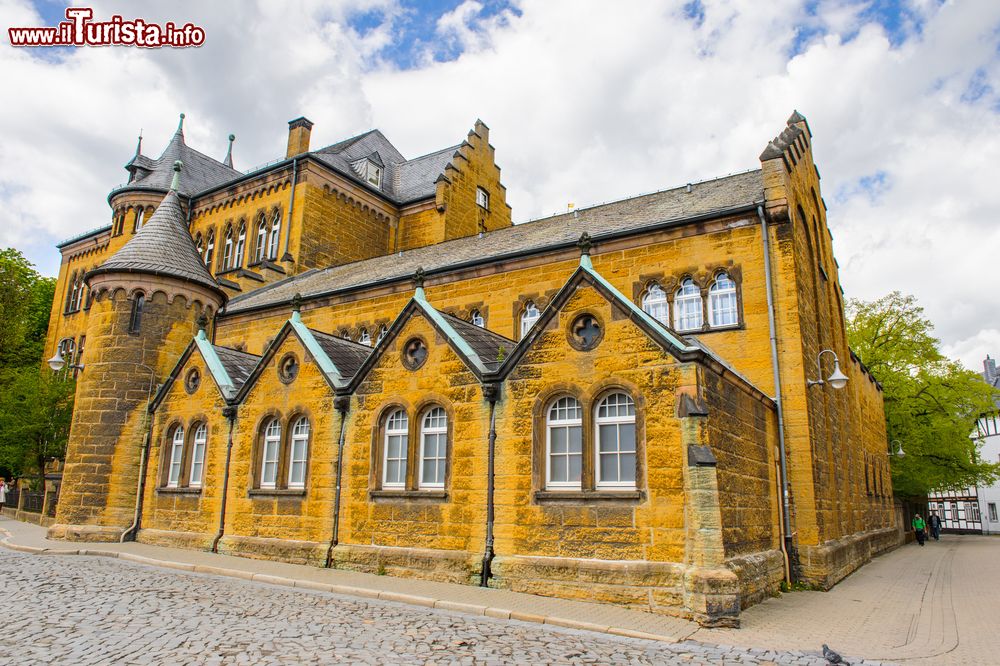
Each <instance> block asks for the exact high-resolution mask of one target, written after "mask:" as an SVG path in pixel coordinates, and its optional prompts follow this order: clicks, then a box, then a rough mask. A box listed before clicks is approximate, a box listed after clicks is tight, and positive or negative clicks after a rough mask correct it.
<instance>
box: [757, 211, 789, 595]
mask: <svg viewBox="0 0 1000 666" xmlns="http://www.w3.org/2000/svg"><path fill="white" fill-rule="evenodd" d="M757 217H759V218H760V231H761V237H762V238H763V240H764V281H765V287H766V290H767V324H768V327H769V329H770V333H771V368H772V370H773V372H774V404H775V407H776V411H777V414H778V455H779V463H780V465H779V466H780V468H781V503H780V504H781V531H782V535H781V537H782V538H781V553H782V555H783V556H784V559H785V582H786V583H789V584H791V582H792V570H791V564H790V559H789V558H790V554H791V552H792V520H791V516H790V515H789V506H788V498H789V489H788V467H787V465H786V463H785V412H784V408H783V406H782V402H781V371H780V370H779V366H778V333H777V327H776V326H775V323H774V293H773V290H774V287H773V280H772V278H771V243H770V240H769V239H768V231H767V218H766V217H765V216H764V207H763V206H762V205H758V206H757Z"/></svg>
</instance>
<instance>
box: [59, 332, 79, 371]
mask: <svg viewBox="0 0 1000 666" xmlns="http://www.w3.org/2000/svg"><path fill="white" fill-rule="evenodd" d="M75 344H76V343H74V342H73V338H63V339H62V340H60V341H59V355H60V356H62V357H63V360H64V361H66V365H72V364H73V353H74V346H75Z"/></svg>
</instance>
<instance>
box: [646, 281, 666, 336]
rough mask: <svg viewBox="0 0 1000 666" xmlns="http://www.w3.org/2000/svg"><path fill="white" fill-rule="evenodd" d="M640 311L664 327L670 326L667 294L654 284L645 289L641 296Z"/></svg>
mask: <svg viewBox="0 0 1000 666" xmlns="http://www.w3.org/2000/svg"><path fill="white" fill-rule="evenodd" d="M642 309H643V310H645V311H646V314H648V315H649V316H650V317H652V318H653V319H655V320H657V321H658V322H660V323H661V324H663V325H664V326H669V325H670V314H669V312H670V309H669V307H668V306H667V292H665V291H663V288H662V287H660V285H658V284H656V283H655V282H654V283H652V284H650V285H649V287H647V288H646V293H645V294H643V296H642Z"/></svg>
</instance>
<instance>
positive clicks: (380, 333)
mask: <svg viewBox="0 0 1000 666" xmlns="http://www.w3.org/2000/svg"><path fill="white" fill-rule="evenodd" d="M387 335H389V329H388V328H386V326H385V324H382V326H381V327H380V328H379V329H378V337H377V338H375V344H378V343H380V342H382V340H383V339H384V338H385V336H387Z"/></svg>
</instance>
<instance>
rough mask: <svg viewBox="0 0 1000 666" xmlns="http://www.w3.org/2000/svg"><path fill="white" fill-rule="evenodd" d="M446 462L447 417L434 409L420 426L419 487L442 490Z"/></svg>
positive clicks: (427, 414) (438, 409) (438, 408)
mask: <svg viewBox="0 0 1000 666" xmlns="http://www.w3.org/2000/svg"><path fill="white" fill-rule="evenodd" d="M447 461H448V415H447V414H446V413H445V411H444V409H443V408H441V407H434V408H432V409H430V410H428V412H427V413H426V414H424V418H423V420H422V421H421V424H420V486H419V487H421V488H444V472H445V467H446V465H447Z"/></svg>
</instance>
